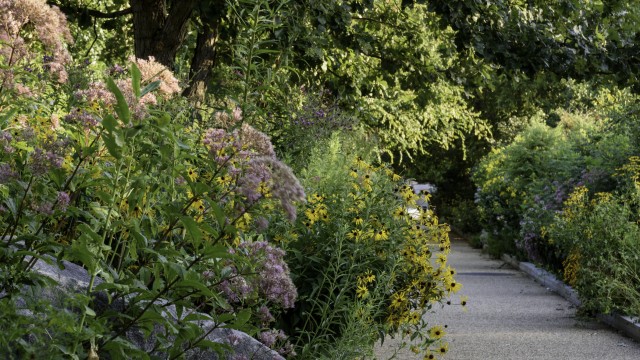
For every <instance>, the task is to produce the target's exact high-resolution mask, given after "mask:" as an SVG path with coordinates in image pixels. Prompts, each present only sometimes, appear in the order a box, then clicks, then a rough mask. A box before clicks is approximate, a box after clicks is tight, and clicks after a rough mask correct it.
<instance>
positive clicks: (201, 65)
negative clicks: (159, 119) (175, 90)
mask: <svg viewBox="0 0 640 360" xmlns="http://www.w3.org/2000/svg"><path fill="white" fill-rule="evenodd" d="M218 26H219V22H218V24H212V25H211V26H205V28H204V29H203V30H202V31H201V32H200V33H198V39H197V41H196V48H195V51H194V54H193V58H192V59H191V68H190V69H189V80H190V81H189V87H187V88H186V89H185V90H184V92H183V93H182V95H184V96H186V97H188V98H190V99H192V100H193V101H195V102H196V103H199V102H202V101H203V100H204V96H205V94H206V92H207V88H208V87H209V82H210V81H211V71H212V69H213V67H214V66H215V63H216V50H217V49H216V43H217V42H218Z"/></svg>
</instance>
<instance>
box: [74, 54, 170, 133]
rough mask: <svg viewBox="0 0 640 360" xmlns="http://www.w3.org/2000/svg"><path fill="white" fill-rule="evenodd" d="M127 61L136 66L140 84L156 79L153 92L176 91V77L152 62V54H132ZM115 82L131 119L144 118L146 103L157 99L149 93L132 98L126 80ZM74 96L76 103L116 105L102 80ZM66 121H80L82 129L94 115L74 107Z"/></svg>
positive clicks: (94, 121)
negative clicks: (156, 87) (145, 58)
mask: <svg viewBox="0 0 640 360" xmlns="http://www.w3.org/2000/svg"><path fill="white" fill-rule="evenodd" d="M130 61H131V62H133V63H135V64H136V66H138V69H140V73H141V75H142V78H141V83H142V86H144V85H146V84H148V83H150V82H153V81H156V80H159V81H160V87H159V88H158V90H157V93H158V94H160V96H161V97H162V98H163V99H168V98H170V97H171V96H173V95H175V94H178V93H179V92H180V85H179V82H178V79H176V77H175V76H174V75H173V73H172V72H171V71H170V70H169V69H167V68H166V67H165V66H164V65H162V64H160V63H158V62H156V61H155V59H154V58H153V57H150V58H149V60H142V59H136V58H134V57H132V58H131V59H130ZM118 69H120V70H122V71H121V72H124V69H122V68H121V67H118ZM116 72H119V71H116ZM116 85H117V86H118V88H119V89H120V91H121V92H122V94H123V95H124V97H125V100H126V101H127V104H128V105H129V109H131V112H132V115H133V118H134V119H137V120H141V119H143V118H145V117H146V116H147V109H148V106H149V105H156V104H157V103H158V99H157V97H156V95H155V94H154V93H153V92H149V93H147V94H145V95H144V96H142V97H141V98H140V99H138V98H136V96H135V94H134V92H133V85H132V83H131V80H130V79H119V80H116ZM74 96H75V98H76V100H77V101H79V102H86V103H97V104H100V105H102V106H103V107H106V108H111V107H113V106H114V105H115V104H116V98H115V96H114V95H113V93H111V91H109V90H108V89H107V85H106V84H105V83H104V82H102V81H97V82H93V83H91V84H89V87H88V88H87V89H83V90H78V91H76V92H75V93H74ZM66 120H67V121H71V122H76V123H80V124H82V125H83V126H84V127H85V128H92V127H94V126H95V125H96V124H97V123H98V120H97V118H96V117H95V115H93V114H90V113H89V112H87V111H86V110H81V109H75V110H74V111H72V112H71V113H70V114H69V115H67V117H66Z"/></svg>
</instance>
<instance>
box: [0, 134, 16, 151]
mask: <svg viewBox="0 0 640 360" xmlns="http://www.w3.org/2000/svg"><path fill="white" fill-rule="evenodd" d="M12 140H13V136H11V134H10V133H9V132H8V131H4V130H0V147H1V148H2V150H3V151H4V153H5V154H11V153H12V152H14V151H15V149H14V148H13V146H11V141H12Z"/></svg>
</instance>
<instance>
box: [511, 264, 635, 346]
mask: <svg viewBox="0 0 640 360" xmlns="http://www.w3.org/2000/svg"><path fill="white" fill-rule="evenodd" d="M501 260H502V261H504V262H505V263H507V264H509V265H511V266H512V267H514V268H516V269H519V270H520V271H522V272H524V273H525V274H527V275H528V276H529V277H531V278H533V279H534V280H535V281H537V282H538V283H540V284H542V285H543V286H545V287H547V288H548V289H549V290H551V291H553V292H555V293H556V294H558V295H560V296H562V297H563V298H565V299H567V301H569V302H570V303H572V304H573V305H575V306H580V304H581V301H580V297H579V296H578V293H577V292H576V291H575V290H574V289H572V288H571V287H570V286H568V285H567V284H565V283H564V282H562V281H560V280H558V279H557V278H556V277H555V275H553V274H551V273H549V272H548V271H546V270H544V269H540V268H538V267H537V266H535V265H534V264H532V263H530V262H524V261H518V260H516V259H515V258H514V257H513V256H511V255H508V254H503V255H502V257H501ZM596 318H597V319H598V320H600V321H602V322H604V323H605V324H607V325H609V326H611V327H613V328H615V329H617V330H619V331H621V332H623V333H624V334H625V335H627V336H629V337H630V338H632V339H634V340H635V341H637V342H640V318H633V317H630V316H622V315H618V314H609V315H605V314H597V315H596Z"/></svg>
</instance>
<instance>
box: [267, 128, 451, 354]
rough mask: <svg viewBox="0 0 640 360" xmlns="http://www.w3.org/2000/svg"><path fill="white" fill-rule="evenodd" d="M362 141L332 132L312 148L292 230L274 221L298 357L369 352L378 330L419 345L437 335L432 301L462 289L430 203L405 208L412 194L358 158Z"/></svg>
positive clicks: (386, 171) (434, 341) (388, 173)
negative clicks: (293, 296) (294, 297)
mask: <svg viewBox="0 0 640 360" xmlns="http://www.w3.org/2000/svg"><path fill="white" fill-rule="evenodd" d="M366 143H367V141H366V140H365V139H363V138H362V135H354V134H352V135H347V136H345V135H344V134H343V135H339V134H336V135H334V136H333V137H332V138H331V141H329V142H328V143H326V144H325V143H320V144H319V146H316V147H315V149H314V151H313V154H312V156H311V159H310V161H309V167H308V169H307V170H306V171H305V172H303V177H304V179H305V181H304V183H305V185H306V187H307V189H308V193H309V194H310V195H309V198H308V204H307V206H306V208H305V209H304V212H303V213H304V216H300V217H299V219H298V221H297V222H296V226H295V227H294V228H284V229H282V228H277V227H276V228H275V229H274V230H275V231H276V234H277V235H275V236H276V237H275V238H276V239H277V240H278V241H279V242H280V243H283V246H284V248H285V249H287V252H288V263H289V266H290V267H291V271H292V276H293V279H294V282H295V283H296V285H297V287H298V293H299V298H300V300H299V302H298V304H297V306H296V308H295V309H294V310H293V311H290V312H288V313H286V317H284V318H283V322H284V324H285V325H284V326H285V327H286V329H288V332H290V333H291V334H292V336H293V337H294V338H295V339H296V346H297V349H296V351H297V353H298V356H299V357H300V358H302V359H307V358H336V357H338V358H353V357H361V356H368V355H370V354H369V352H370V351H371V346H372V345H373V342H374V341H375V340H376V338H379V337H383V336H385V335H392V336H393V335H400V336H402V337H403V339H404V340H405V343H406V342H408V341H409V339H411V340H415V341H416V343H417V344H416V345H414V346H415V349H416V350H417V351H426V350H427V349H428V348H429V347H433V346H437V344H439V343H440V341H439V339H438V338H433V337H430V336H429V335H428V334H427V330H428V329H429V326H432V325H433V324H431V323H430V321H429V319H428V317H425V315H426V313H427V312H429V311H430V310H431V309H432V306H433V304H432V302H444V301H445V298H446V297H447V296H448V295H450V294H451V293H456V292H458V290H459V288H460V287H461V285H460V284H458V283H456V282H455V280H454V279H453V274H454V273H455V271H453V270H452V269H451V268H450V267H448V266H447V264H446V254H447V253H448V252H449V240H448V227H447V226H446V225H443V224H439V223H438V220H437V218H436V216H435V215H434V214H433V213H432V212H431V211H425V212H419V214H418V215H416V217H417V218H412V217H411V216H410V215H409V213H408V207H415V201H416V198H417V196H416V195H415V194H414V193H413V191H412V190H411V188H410V187H409V186H407V185H404V184H403V183H402V182H401V178H400V177H399V176H397V175H395V174H394V173H393V172H392V171H391V170H390V169H389V168H387V167H386V166H384V165H381V166H373V165H371V164H370V163H369V162H368V161H366V160H365V159H367V158H368V157H369V156H370V154H372V153H371V152H370V150H369V151H367V148H366V147H364V148H363V146H362V144H366ZM431 259H434V260H435V262H434V263H432V261H431ZM353 329H358V331H355V330H353ZM354 331H355V333H354Z"/></svg>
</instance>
